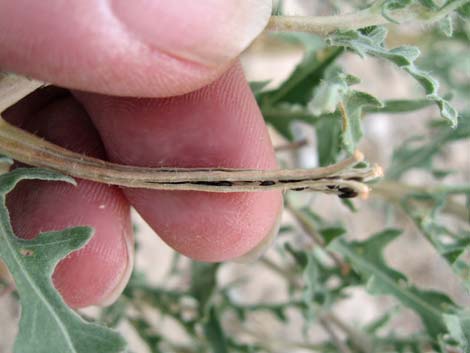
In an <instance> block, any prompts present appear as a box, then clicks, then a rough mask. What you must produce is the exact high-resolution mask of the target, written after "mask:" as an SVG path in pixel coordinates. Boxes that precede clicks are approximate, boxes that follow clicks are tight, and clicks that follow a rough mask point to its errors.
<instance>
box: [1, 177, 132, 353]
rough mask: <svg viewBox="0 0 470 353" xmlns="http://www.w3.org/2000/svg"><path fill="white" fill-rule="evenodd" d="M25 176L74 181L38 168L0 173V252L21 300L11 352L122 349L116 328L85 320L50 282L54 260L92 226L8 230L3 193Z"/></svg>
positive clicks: (73, 352) (82, 238)
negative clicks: (22, 232)
mask: <svg viewBox="0 0 470 353" xmlns="http://www.w3.org/2000/svg"><path fill="white" fill-rule="evenodd" d="M25 179H40V180H50V181H66V182H69V183H74V182H73V180H72V179H71V178H68V177H64V176H62V175H59V174H57V173H54V172H50V171H46V170H41V169H26V168H24V169H16V170H14V171H12V172H10V173H8V174H4V175H2V176H0V198H1V205H0V224H1V225H0V239H1V246H0V257H1V258H2V260H3V261H4V262H5V263H6V265H7V267H8V269H9V270H10V272H11V274H12V275H13V278H14V279H15V283H16V287H17V290H18V293H19V296H20V301H21V305H22V311H21V319H20V324H19V333H18V336H17V338H16V342H15V346H14V352H15V353H64V352H67V353H79V352H83V353H88V352H106V353H108V352H109V353H113V352H123V351H124V350H125V348H126V343H125V341H124V339H123V338H122V337H121V336H120V335H119V334H118V333H117V332H115V331H113V330H111V329H108V328H105V327H101V326H98V325H96V324H93V323H89V322H85V321H84V320H83V319H82V318H81V317H80V316H79V315H77V314H76V313H75V312H73V311H72V310H71V309H70V308H68V307H67V305H66V304H65V303H64V302H63V300H62V298H61V297H60V295H59V293H58V292H57V291H56V290H55V288H54V287H53V284H52V281H51V275H52V272H53V270H54V268H55V266H56V265H57V263H58V262H59V260H60V259H62V258H64V257H65V256H67V255H68V254H69V253H71V252H72V251H75V250H78V249H80V248H82V247H83V246H84V245H85V244H86V243H87V241H88V240H89V239H90V237H91V235H92V229H91V228H88V227H75V228H69V229H65V230H62V231H56V232H47V233H41V234H39V235H38V237H36V238H35V239H33V240H23V239H20V238H17V237H16V236H15V235H14V233H13V229H12V227H11V224H10V217H9V214H8V210H7V209H6V207H5V197H6V194H7V193H8V192H10V191H11V190H12V189H13V188H14V187H15V185H16V184H17V183H18V182H20V181H21V180H25Z"/></svg>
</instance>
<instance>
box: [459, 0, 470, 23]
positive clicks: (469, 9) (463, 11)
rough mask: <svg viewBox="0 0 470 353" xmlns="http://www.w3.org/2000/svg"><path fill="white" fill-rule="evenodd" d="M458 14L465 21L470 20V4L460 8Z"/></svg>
mask: <svg viewBox="0 0 470 353" xmlns="http://www.w3.org/2000/svg"><path fill="white" fill-rule="evenodd" d="M457 13H458V14H459V15H460V16H461V17H462V18H463V19H465V20H470V2H469V3H468V4H465V5H463V6H461V7H459V8H458V10H457Z"/></svg>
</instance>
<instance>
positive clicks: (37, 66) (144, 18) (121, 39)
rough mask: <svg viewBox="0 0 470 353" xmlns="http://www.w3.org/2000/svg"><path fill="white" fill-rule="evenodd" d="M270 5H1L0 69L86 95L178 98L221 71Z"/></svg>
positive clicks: (239, 0)
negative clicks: (178, 95) (83, 92)
mask: <svg viewBox="0 0 470 353" xmlns="http://www.w3.org/2000/svg"><path fill="white" fill-rule="evenodd" d="M271 2H272V1H271V0H225V1H218V0H217V1H216V0H200V1H192V0H179V1H173V2H171V1H164V0H136V1H127V0H111V1H108V0H81V1H62V0H49V1H47V2H43V1H36V0H15V1H1V2H0V67H2V69H4V70H5V69H6V70H12V71H17V72H20V73H23V74H27V75H31V76H33V77H36V78H38V79H42V80H45V81H48V82H52V83H55V84H58V85H61V86H65V87H69V88H70V87H71V88H77V89H82V90H87V91H92V92H101V93H107V94H117V95H125V96H151V97H156V96H158V97H160V96H171V95H176V94H182V93H186V92H189V91H192V90H194V89H196V88H199V87H202V86H203V85H205V84H207V83H209V82H211V81H212V80H214V79H215V78H216V77H217V76H218V75H220V74H221V72H223V70H224V69H225V68H226V67H227V66H228V65H229V63H230V62H231V61H232V60H233V59H234V58H235V57H236V56H237V55H238V54H240V52H241V51H243V50H244V49H245V48H246V47H247V46H248V45H249V44H250V42H251V41H252V40H253V39H254V38H255V37H256V36H257V35H258V34H259V32H261V31H262V29H263V28H264V26H265V25H266V23H267V21H268V18H269V15H270V13H271Z"/></svg>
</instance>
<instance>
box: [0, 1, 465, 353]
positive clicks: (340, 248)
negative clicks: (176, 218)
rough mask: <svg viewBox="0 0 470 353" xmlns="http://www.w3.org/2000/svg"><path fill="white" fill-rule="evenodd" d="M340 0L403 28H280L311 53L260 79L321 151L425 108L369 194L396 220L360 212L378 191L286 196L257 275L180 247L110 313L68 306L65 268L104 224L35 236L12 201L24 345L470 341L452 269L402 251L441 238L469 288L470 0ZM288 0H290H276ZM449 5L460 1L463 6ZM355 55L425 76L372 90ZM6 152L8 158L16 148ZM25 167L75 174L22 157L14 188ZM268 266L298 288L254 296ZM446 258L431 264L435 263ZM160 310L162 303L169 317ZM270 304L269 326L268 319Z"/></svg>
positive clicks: (330, 155) (355, 348)
mask: <svg viewBox="0 0 470 353" xmlns="http://www.w3.org/2000/svg"><path fill="white" fill-rule="evenodd" d="M331 3H332V4H331V6H332V7H333V8H339V9H341V8H342V6H343V5H344V4H345V3H348V5H349V6H353V5H355V6H357V7H358V8H360V9H366V10H368V9H369V10H370V9H372V10H374V11H378V13H379V15H380V16H384V17H385V18H387V19H388V20H389V21H390V22H392V23H394V24H393V25H391V26H389V27H387V28H388V29H386V28H385V27H378V26H374V27H366V28H361V29H359V30H344V31H340V32H335V33H331V34H329V35H328V36H326V37H324V38H323V37H320V36H318V35H313V34H305V33H302V34H301V33H290V34H276V35H274V36H273V37H274V38H275V40H278V41H288V42H289V43H291V44H292V43H294V44H295V45H297V46H298V47H301V48H302V49H303V50H304V56H303V58H302V60H301V61H300V62H299V63H298V64H297V66H296V67H295V69H294V70H293V72H292V73H291V75H290V76H289V77H288V78H287V79H286V80H285V81H284V82H282V83H281V84H280V85H279V86H277V87H274V88H272V86H271V85H270V82H269V81H266V82H252V83H251V87H252V90H253V92H254V94H255V97H256V99H257V101H258V103H259V106H260V109H261V112H262V113H263V116H264V118H265V120H266V122H267V123H268V124H269V125H270V126H271V127H272V128H274V129H275V130H276V131H277V132H278V133H279V135H281V136H282V137H283V138H285V139H286V141H295V140H296V139H297V136H296V134H295V131H294V130H293V129H292V125H293V123H294V122H302V123H303V124H307V125H309V126H310V127H311V128H312V129H313V130H314V131H315V134H316V144H317V146H316V147H317V153H318V157H319V164H321V165H328V164H330V163H333V162H335V161H337V160H339V159H341V158H343V157H344V156H345V155H348V154H350V153H352V152H353V151H354V150H355V149H356V148H357V147H358V146H359V145H360V144H361V143H362V142H363V141H364V136H365V137H366V139H367V137H369V136H368V135H367V133H366V132H367V130H366V129H365V128H364V126H365V124H366V123H367V121H368V120H372V119H376V118H377V116H378V115H377V114H380V115H381V116H393V118H394V119H396V124H397V125H401V126H404V127H407V126H408V125H409V126H416V124H411V123H412V121H411V119H420V121H423V120H425V121H426V122H425V125H423V126H422V128H421V129H420V131H419V133H413V132H412V131H409V133H408V136H407V137H406V138H403V139H401V140H400V139H399V140H397V141H394V146H390V148H394V151H393V153H392V156H391V160H390V162H389V163H388V164H386V175H385V177H384V179H383V181H382V182H380V183H379V184H377V185H374V186H373V188H374V192H373V195H374V196H375V198H374V200H371V201H369V202H368V204H369V205H372V206H369V207H370V208H372V209H373V212H374V213H373V215H374V217H377V218H379V219H380V224H382V225H383V229H382V230H381V231H378V232H370V231H369V229H368V227H369V224H365V225H363V227H362V228H359V229H361V230H360V231H358V230H357V229H358V227H352V226H351V224H350V222H349V219H348V218H351V219H355V217H356V216H357V213H360V212H362V211H363V210H364V209H365V208H366V207H368V206H365V204H361V205H358V204H356V203H355V204H352V203H349V204H345V205H346V206H348V208H349V209H350V210H351V211H357V213H350V214H349V216H348V217H341V216H340V215H339V214H340V211H338V212H337V214H336V213H335V215H333V216H331V215H330V216H324V215H320V213H321V212H320V211H322V210H318V211H317V212H316V211H315V210H314V209H315V207H310V203H309V202H306V201H305V200H304V199H301V198H299V197H298V196H296V195H290V194H287V195H286V204H285V206H286V209H287V211H288V212H289V213H290V215H291V216H292V217H291V218H292V220H291V221H288V224H284V225H283V227H282V228H281V234H280V239H279V242H278V243H277V246H276V247H275V248H274V249H272V250H271V251H270V252H269V253H268V255H267V256H265V257H263V258H262V259H261V260H259V261H258V262H256V263H255V264H252V265H250V266H249V271H247V272H249V273H247V274H245V275H244V276H239V277H238V278H237V279H236V280H235V281H233V282H229V283H226V282H224V281H221V280H220V277H221V276H220V274H221V273H223V272H224V271H225V270H226V269H227V268H229V269H230V268H231V266H232V267H233V266H235V265H233V264H205V263H196V262H190V261H188V260H187V259H184V258H182V257H180V256H176V255H175V258H174V261H173V263H172V268H171V270H170V271H169V272H168V274H167V276H166V277H165V281H162V282H160V283H157V284H153V283H151V282H150V281H149V280H148V279H147V278H146V276H145V274H144V273H141V272H138V271H135V272H134V273H133V275H132V278H131V281H130V283H129V285H128V286H127V288H126V289H125V291H124V293H123V295H122V296H121V298H120V299H119V300H118V301H117V302H116V303H115V304H114V305H112V306H110V307H108V308H105V309H103V310H102V311H101V313H100V315H99V319H98V321H100V322H101V326H98V325H97V324H94V323H93V324H92V323H89V322H85V321H84V320H83V319H81V318H80V317H79V316H78V315H77V314H75V313H73V312H72V311H71V310H70V309H67V308H66V306H65V304H64V303H63V302H62V300H61V299H60V297H59V295H58V294H57V293H56V292H55V290H54V289H53V287H52V285H51V280H50V275H51V273H52V271H53V268H54V266H55V265H56V263H57V262H58V261H59V259H60V258H61V257H63V256H65V255H66V254H68V253H70V252H71V251H74V250H76V249H78V248H80V247H81V246H83V245H84V244H85V243H86V241H87V240H88V239H89V237H90V235H91V232H90V229H89V228H83V227H82V228H73V229H68V230H64V231H60V232H53V233H44V234H41V235H39V236H38V237H37V238H36V239H35V240H33V241H24V240H20V239H18V238H16V237H15V236H14V234H13V232H12V230H11V226H10V223H9V219H8V212H7V210H6V208H5V206H4V203H3V204H2V205H1V207H0V215H1V217H2V219H1V228H2V229H1V234H0V236H1V239H2V240H1V246H0V257H1V258H2V259H3V260H4V261H5V262H6V264H7V266H8V268H9V269H10V271H11V272H12V274H13V277H14V279H15V281H16V286H17V290H18V293H19V297H20V302H21V305H22V320H21V322H20V333H19V336H18V338H17V343H16V345H15V353H16V352H18V353H20V352H21V353H24V352H26V353H27V352H30V351H31V352H32V351H34V352H65V351H67V352H69V351H70V352H82V351H83V352H85V351H86V352H88V351H90V352H95V351H96V352H103V353H107V352H120V351H123V350H124V349H125V348H124V346H125V344H124V341H123V339H122V338H121V337H120V336H119V335H118V334H117V333H116V332H115V331H113V330H111V329H108V328H105V326H109V327H114V328H117V327H121V325H123V324H127V325H128V326H129V327H131V328H132V330H133V331H135V333H136V334H137V335H138V336H139V337H140V339H141V341H142V342H143V343H144V344H145V345H146V346H147V348H148V351H149V352H154V353H157V352H188V353H199V352H201V353H202V352H215V353H226V352H240V353H258V352H326V353H330V352H331V353H333V352H334V353H373V352H387V353H389V352H390V353H392V352H393V353H395V352H397V353H398V352H400V353H405V352H413V353H421V352H422V353H424V352H439V353H448V352H449V353H450V352H452V353H455V352H459V353H462V352H463V353H468V352H470V313H469V311H468V308H467V309H466V308H465V307H464V306H465V305H463V304H462V298H461V297H460V298H456V297H455V296H454V295H453V294H455V293H452V292H451V291H450V290H449V289H448V288H447V286H446V284H447V281H448V279H447V278H442V279H441V281H440V282H439V283H438V286H434V287H433V289H429V288H425V287H424V286H422V285H419V284H417V283H414V281H413V279H412V276H407V275H405V274H404V273H402V272H401V270H399V269H398V268H395V267H394V266H392V265H391V264H392V263H393V261H391V260H393V259H391V258H390V256H388V251H389V250H390V249H391V248H392V247H393V246H396V244H399V243H400V240H401V239H402V237H404V236H410V234H411V235H412V236H414V237H415V238H420V239H424V241H426V242H427V244H428V245H429V248H430V249H432V251H433V253H432V255H430V256H429V260H428V261H429V262H428V264H429V265H430V264H435V263H442V264H443V266H447V269H448V270H449V276H453V280H454V281H455V282H458V283H459V284H460V285H461V294H462V297H463V298H464V300H466V303H468V302H469V300H470V297H469V296H470V261H469V257H470V227H469V222H470V212H469V205H470V184H468V180H465V176H463V177H462V173H461V171H458V170H452V169H451V168H448V167H447V166H445V167H442V164H443V162H445V157H446V155H448V154H449V153H451V152H449V151H452V148H453V147H455V145H456V144H463V143H466V144H467V146H468V143H469V141H470V109H469V107H468V103H467V101H468V96H469V94H470V85H469V82H470V61H469V58H470V43H469V39H470V27H469V21H468V20H469V19H470V3H468V2H465V1H459V0H447V1H444V0H442V1H437V0H383V1H374V2H372V4H371V5H370V7H368V4H369V3H370V2H369V1H361V0H357V1H343V0H336V1H331ZM282 8H283V7H282V4H281V5H280V6H278V7H277V11H278V12H281V11H282ZM449 9H451V10H453V9H457V11H456V12H454V13H449V11H450V10H449ZM359 11H361V10H359ZM360 13H363V12H360ZM405 15H407V16H408V18H413V19H416V20H417V19H419V20H427V21H431V20H432V21H434V20H438V23H436V24H434V25H427V26H426V27H423V26H421V25H420V28H419V30H417V29H416V28H414V27H413V26H410V27H411V28H408V27H406V26H407V24H406V23H402V22H403V21H402V20H401V19H402V18H403V17H404V16H405ZM397 28H398V29H397ZM402 28H405V29H404V30H403V29H402ZM404 33H405V34H404ZM407 40H409V41H410V45H408V44H406V45H398V46H394V47H392V48H391V49H389V48H388V46H392V45H390V44H387V43H393V42H400V43H401V42H406V41H407ZM411 44H413V45H411ZM418 47H419V48H418ZM351 55H359V56H360V57H373V58H375V59H377V60H376V62H375V65H379V67H381V68H383V67H387V69H390V67H393V69H395V70H400V71H402V72H404V73H405V74H406V76H407V77H409V78H410V79H411V80H410V81H411V82H413V83H414V84H415V86H416V94H414V95H413V96H412V97H408V96H404V97H401V98H400V99H393V100H389V99H384V98H383V97H380V96H379V97H375V96H373V95H372V94H370V93H368V92H365V91H362V88H361V89H360V88H358V86H359V84H360V83H361V78H359V77H356V76H353V75H351V74H350V73H348V60H347V58H348V56H351ZM368 69H369V68H368V67H365V68H364V71H366V70H368ZM361 76H362V75H361ZM365 77H370V75H368V76H366V75H364V77H362V80H363V81H365V80H364V78H365ZM376 79H377V80H384V78H383V77H377V78H376ZM386 80H387V79H386V78H385V81H386ZM363 83H365V84H366V85H367V83H368V82H363ZM436 107H437V109H436ZM409 113H413V114H409ZM464 148H465V147H464ZM467 152H468V149H467ZM0 162H2V163H4V162H5V163H8V162H9V161H8V159H6V158H3V157H2V158H0ZM444 164H445V163H444ZM413 174H418V175H420V176H421V175H422V176H423V178H422V179H423V180H425V183H421V184H409V179H408V177H409V176H410V175H413ZM25 178H39V179H47V180H56V181H69V182H70V180H69V179H68V178H66V177H61V176H58V175H57V174H55V173H52V172H47V171H42V170H37V169H28V170H24V169H17V170H15V171H14V172H10V173H8V174H4V175H3V176H1V177H0V195H1V197H2V198H3V199H2V202H4V197H5V194H6V193H7V192H8V191H10V190H11V189H12V188H13V187H14V186H15V184H16V183H17V182H18V181H19V180H21V179H25ZM467 179H468V178H467ZM456 180H457V181H456ZM462 180H463V181H462ZM314 201H315V202H316V200H314ZM320 202H322V201H321V199H320ZM317 205H318V203H317ZM359 206H360V207H359ZM338 207H341V206H338ZM320 208H323V206H322V207H320ZM342 211H344V209H343V210H342ZM383 211H384V212H383ZM348 212H349V211H348ZM384 214H385V215H384ZM373 221H374V220H373V219H371V222H370V223H371V225H372V224H375V223H374V222H373ZM410 225H412V227H413V228H412V230H410ZM371 233H373V234H371ZM358 239H361V240H358ZM45 244H48V247H47V248H46V247H45V246H44V245H45ZM400 246H403V245H400ZM402 250H407V251H408V252H410V253H416V252H419V251H421V249H420V248H417V249H402ZM137 253H138V252H137ZM258 270H259V271H271V272H272V273H273V274H274V276H276V277H275V278H276V279H277V282H278V283H277V284H278V285H279V286H280V287H281V288H283V289H284V290H285V292H286V293H285V295H284V296H283V298H284V299H282V300H271V299H267V300H256V301H251V300H249V299H250V298H246V297H245V294H246V292H245V291H244V286H245V284H246V283H247V282H250V281H252V278H251V276H252V275H253V274H255V273H256V272H257V271H258ZM432 270H433V269H432V266H428V268H425V269H421V271H432ZM188 278H189V279H190V280H186V279H188ZM354 291H361V292H364V293H365V292H367V293H368V295H370V296H371V298H374V299H376V297H377V298H379V299H378V300H385V299H384V298H387V300H389V301H391V302H392V303H393V307H392V308H389V307H388V306H383V307H382V308H381V309H382V312H380V313H379V314H377V315H376V316H375V317H374V318H373V319H372V320H368V321H366V322H365V321H360V322H351V320H350V319H348V318H347V317H345V316H344V315H343V313H342V311H341V305H342V304H343V303H344V302H346V301H347V300H350V299H351V297H352V293H353V292H354ZM371 300H373V299H371ZM410 311H411V312H413V313H414V314H415V315H416V317H417V318H418V320H419V322H420V323H421V326H420V327H418V328H417V329H416V330H415V331H414V332H412V333H409V332H405V333H403V331H401V330H400V327H397V323H396V318H400V317H404V315H406V313H407V312H408V313H409V312H410ZM148 312H152V313H158V319H156V317H155V316H152V315H148ZM299 317H300V318H301V320H302V322H303V325H302V328H301V331H302V332H300V333H299V334H298V335H294V334H293V335H292V337H291V335H290V334H285V335H282V336H280V335H279V334H277V332H272V331H270V330H271V327H273V325H278V326H275V327H282V331H280V332H292V331H290V330H289V329H290V327H291V326H292V325H294V321H295V320H297V321H296V322H298V320H299ZM259 318H261V320H263V321H262V325H259V326H261V327H258V326H256V325H253V321H255V322H256V320H259ZM293 318H294V319H293ZM295 318H297V319H295ZM168 321H170V322H171V324H172V325H173V326H175V327H178V330H179V331H180V336H181V337H182V338H181V340H178V341H176V340H175V339H174V336H173V335H171V334H168V332H167V331H165V329H164V326H165V325H163V323H167V322H168ZM264 326H266V327H264ZM266 330H267V331H266ZM319 330H322V332H325V333H326V336H324V337H328V338H324V337H323V338H318V336H317V335H316V334H315V333H316V332H318V331H319ZM179 331H178V332H179ZM296 333H297V332H296ZM33 348H34V349H33Z"/></svg>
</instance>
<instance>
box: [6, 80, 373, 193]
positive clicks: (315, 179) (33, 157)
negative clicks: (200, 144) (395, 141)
mask: <svg viewBox="0 0 470 353" xmlns="http://www.w3.org/2000/svg"><path fill="white" fill-rule="evenodd" d="M40 86H41V84H40V83H39V82H37V81H32V80H29V79H26V78H23V77H20V76H15V75H11V74H10V75H3V76H1V77H0V91H1V92H4V93H3V94H2V96H0V107H3V108H6V107H7V106H9V105H11V104H13V103H15V102H16V101H17V100H18V99H20V98H21V95H23V94H26V93H30V92H31V91H34V90H35V89H36V88H37V87H40ZM17 92H21V94H17ZM0 153H3V154H5V155H8V156H10V157H11V158H13V159H15V160H17V161H19V162H22V163H26V164H29V165H32V166H36V167H44V168H49V169H53V170H57V171H59V172H61V173H64V174H66V175H71V176H73V177H77V178H82V179H87V180H92V181H95V182H100V183H106V184H112V185H119V186H124V187H131V188H147V189H158V190H196V191H206V192H252V191H267V190H274V189H281V190H288V189H293V190H298V191H300V190H305V189H308V190H312V191H319V192H324V193H330V194H336V195H339V196H340V197H355V196H357V195H359V196H362V197H366V196H367V194H368V191H369V188H368V187H367V186H366V185H365V184H364V182H367V181H369V180H371V179H374V178H376V177H378V176H380V175H381V171H380V169H379V168H376V167H374V168H368V169H353V168H352V167H353V166H354V165H355V164H356V163H357V162H359V161H361V160H362V159H363V158H364V157H363V155H362V154H361V153H359V152H356V153H354V154H353V156H351V157H350V158H348V159H345V160H343V161H341V162H339V163H337V164H334V165H331V166H328V167H323V168H316V169H310V170H307V169H284V170H250V169H228V168H143V167H135V166H127V165H121V164H116V163H110V162H107V161H103V160H100V159H96V158H92V157H88V156H85V155H82V154H79V153H75V152H72V151H69V150H67V149H65V148H62V147H60V146H57V145H54V144H52V143H50V142H47V141H45V140H44V139H41V138H39V137H37V136H35V135H33V134H31V133H29V132H26V131H24V130H22V129H19V128H17V127H15V126H12V125H11V124H9V123H8V122H6V121H4V120H3V119H0Z"/></svg>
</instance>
